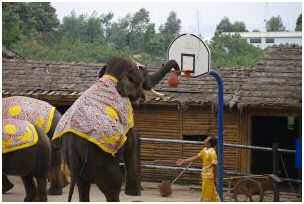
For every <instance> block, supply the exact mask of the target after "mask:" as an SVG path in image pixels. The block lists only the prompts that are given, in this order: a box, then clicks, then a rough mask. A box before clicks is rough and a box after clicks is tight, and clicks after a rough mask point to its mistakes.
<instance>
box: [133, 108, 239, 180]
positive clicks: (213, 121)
mask: <svg viewBox="0 0 304 204" xmlns="http://www.w3.org/2000/svg"><path fill="white" fill-rule="evenodd" d="M135 129H136V130H137V131H138V132H139V133H140V134H141V137H149V138H166V139H182V138H183V135H210V134H212V135H216V134H217V113H216V112H215V111H212V109H211V108H210V107H209V108H208V107H200V106H198V107H190V108H188V109H187V110H178V109H177V107H176V106H159V107H157V106H153V107H152V106H150V107H149V106H141V107H138V108H137V109H136V110H135ZM240 141H241V138H240V116H239V112H237V111H231V110H225V113H224V142H226V143H238V144H239V143H240ZM202 148H203V147H202V145H192V144H183V145H182V144H168V143H151V142H142V143H141V163H142V164H153V165H170V166H175V161H176V160H177V159H178V158H181V157H184V158H185V157H190V156H193V155H195V154H197V153H198V152H199V151H200V150H201V149H202ZM240 158H241V157H240V155H239V150H238V149H234V148H229V147H224V171H239V170H240V169H241V165H240ZM192 167H197V168H201V161H196V162H194V164H192ZM141 171H142V180H144V181H156V182H160V181H162V180H165V179H169V180H171V181H172V180H173V179H174V178H175V177H176V176H177V175H178V174H179V172H178V171H172V170H159V169H145V168H142V170H141ZM178 181H179V183H193V184H198V183H200V173H187V172H185V173H184V174H183V176H182V177H181V178H180V179H179V180H178Z"/></svg>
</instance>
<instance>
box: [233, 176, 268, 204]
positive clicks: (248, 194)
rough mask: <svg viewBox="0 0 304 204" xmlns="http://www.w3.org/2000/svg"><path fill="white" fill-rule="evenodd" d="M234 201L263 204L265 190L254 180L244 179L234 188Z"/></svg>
mask: <svg viewBox="0 0 304 204" xmlns="http://www.w3.org/2000/svg"><path fill="white" fill-rule="evenodd" d="M234 199H235V201H238V202H262V201H263V188H262V186H261V184H260V183H259V182H257V181H255V180H253V179H250V178H245V179H242V180H240V181H238V182H237V183H236V185H235V187H234Z"/></svg>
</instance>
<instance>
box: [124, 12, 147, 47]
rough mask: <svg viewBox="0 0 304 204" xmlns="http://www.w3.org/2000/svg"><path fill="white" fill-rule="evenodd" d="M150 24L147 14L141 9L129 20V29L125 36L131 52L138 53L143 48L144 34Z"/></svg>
mask: <svg viewBox="0 0 304 204" xmlns="http://www.w3.org/2000/svg"><path fill="white" fill-rule="evenodd" d="M149 22H150V16H149V12H148V11H147V10H146V9H144V8H141V9H140V10H139V11H138V12H136V13H135V14H134V15H133V16H132V17H131V19H130V24H129V25H130V28H129V33H128V36H127V40H128V44H129V47H130V49H131V50H134V51H140V50H142V49H143V46H144V32H145V30H146V28H147V26H148V24H149Z"/></svg>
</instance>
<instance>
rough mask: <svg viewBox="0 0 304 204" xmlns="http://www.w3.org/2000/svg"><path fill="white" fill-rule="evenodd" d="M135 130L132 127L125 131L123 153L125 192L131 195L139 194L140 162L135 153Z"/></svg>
mask: <svg viewBox="0 0 304 204" xmlns="http://www.w3.org/2000/svg"><path fill="white" fill-rule="evenodd" d="M135 134H136V133H135V131H134V130H133V128H132V129H130V130H129V132H128V133H127V138H128V139H127V141H126V145H125V150H124V153H123V159H124V162H125V169H126V188H125V193H126V194H127V195H131V196H140V195H141V187H140V164H139V158H138V154H137V151H138V150H137V144H136V135H135Z"/></svg>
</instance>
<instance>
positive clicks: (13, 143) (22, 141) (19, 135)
mask: <svg viewBox="0 0 304 204" xmlns="http://www.w3.org/2000/svg"><path fill="white" fill-rule="evenodd" d="M37 141H38V134H37V131H36V129H35V127H34V125H32V124H31V123H29V122H27V121H25V120H16V119H2V154H3V153H8V152H12V151H16V150H19V149H24V148H27V147H30V146H32V145H34V144H36V143H37Z"/></svg>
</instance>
